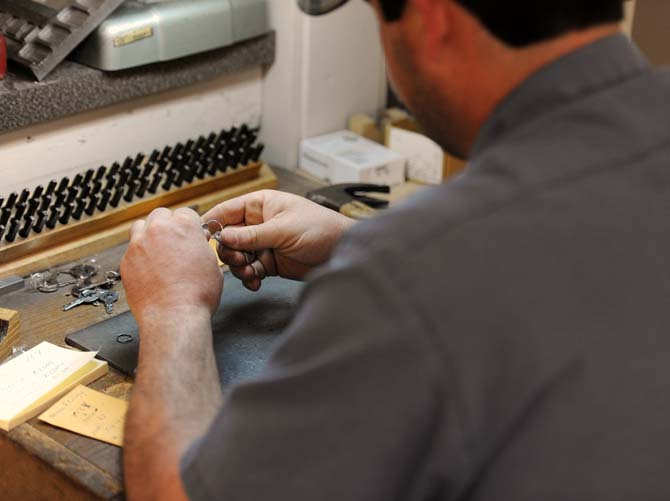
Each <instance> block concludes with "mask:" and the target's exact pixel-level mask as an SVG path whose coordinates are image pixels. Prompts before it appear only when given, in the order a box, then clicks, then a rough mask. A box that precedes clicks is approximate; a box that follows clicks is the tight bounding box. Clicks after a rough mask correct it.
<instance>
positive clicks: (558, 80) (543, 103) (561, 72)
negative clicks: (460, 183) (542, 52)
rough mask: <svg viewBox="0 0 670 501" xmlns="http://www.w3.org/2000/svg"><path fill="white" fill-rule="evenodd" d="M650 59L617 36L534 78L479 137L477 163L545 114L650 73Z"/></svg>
mask: <svg viewBox="0 0 670 501" xmlns="http://www.w3.org/2000/svg"><path fill="white" fill-rule="evenodd" d="M649 67H650V64H649V62H648V61H647V59H646V58H645V57H644V55H642V53H641V52H640V50H639V49H638V48H637V47H636V46H635V45H634V44H633V43H632V42H631V41H630V40H629V39H628V37H626V36H625V35H612V36H609V37H606V38H604V39H602V40H599V41H597V42H594V43H593V44H590V45H588V46H586V47H583V48H581V49H578V50H577V51H575V52H572V53H570V54H568V55H566V56H563V57H562V58H560V59H558V60H556V61H554V62H553V63H551V64H549V65H548V66H545V67H544V68H542V69H541V70H540V71H538V72H537V73H535V74H534V75H532V76H531V77H529V78H528V79H527V80H526V81H525V82H523V83H522V84H521V85H520V86H519V87H517V88H516V89H515V90H514V91H512V92H511V93H510V94H509V95H508V96H507V97H506V98H505V99H504V100H503V102H502V103H501V104H500V105H499V106H498V107H497V108H496V110H495V111H494V112H493V114H492V115H491V117H490V118H489V120H488V121H487V122H486V124H485V125H484V127H483V128H482V130H481V131H480V133H479V136H478V138H477V141H476V142H475V146H474V149H473V154H472V157H473V158H475V157H477V156H478V155H480V154H481V153H483V152H484V151H485V150H486V149H488V148H490V147H491V146H493V144H495V143H496V142H497V141H498V140H499V139H500V138H501V137H503V136H504V135H505V133H506V132H508V131H510V130H512V129H513V128H514V127H516V126H517V125H520V124H522V123H523V122H525V121H527V120H528V119H529V118H532V117H534V116H537V115H540V114H543V113H546V112H549V111H551V110H552V109H555V108H556V107H559V106H561V105H562V104H565V103H568V102H571V101H574V100H575V99H577V98H579V97H580V96H583V95H587V94H590V93H592V92H595V91H598V90H600V89H603V88H605V87H608V86H611V85H614V84H617V83H619V82H621V81H624V80H627V79H630V78H632V77H634V76H637V75H638V74H640V73H642V72H644V71H645V70H648V69H649Z"/></svg>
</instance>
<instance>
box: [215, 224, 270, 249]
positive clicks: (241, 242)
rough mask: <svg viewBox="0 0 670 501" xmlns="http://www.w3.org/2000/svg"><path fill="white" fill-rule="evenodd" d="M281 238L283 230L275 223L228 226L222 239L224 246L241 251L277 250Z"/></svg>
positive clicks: (223, 232)
mask: <svg viewBox="0 0 670 501" xmlns="http://www.w3.org/2000/svg"><path fill="white" fill-rule="evenodd" d="M281 238H282V235H281V229H280V228H279V226H278V225H277V223H275V222H273V221H269V222H267V223H263V224H257V225H252V226H228V227H226V228H225V229H224V230H223V231H222V232H221V237H220V239H221V243H222V244H223V245H225V246H226V247H228V248H230V249H234V250H240V251H258V250H264V249H275V248H277V247H279V245H280V242H281Z"/></svg>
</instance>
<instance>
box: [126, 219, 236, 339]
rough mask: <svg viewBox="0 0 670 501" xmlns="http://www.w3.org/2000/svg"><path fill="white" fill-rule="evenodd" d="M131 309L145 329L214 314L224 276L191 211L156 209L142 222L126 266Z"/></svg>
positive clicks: (132, 235) (132, 233) (134, 232)
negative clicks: (151, 323) (155, 323)
mask: <svg viewBox="0 0 670 501" xmlns="http://www.w3.org/2000/svg"><path fill="white" fill-rule="evenodd" d="M121 276H122V278H123V284H124V287H125V290H126V295H127V299H128V304H129V305H130V308H131V310H132V311H133V314H134V315H135V318H136V320H137V322H138V324H140V326H141V325H142V324H143V323H144V322H145V321H156V320H159V319H161V318H162V319H164V320H169V318H171V317H172V315H197V314H203V315H205V314H206V315H209V316H211V315H213V314H214V312H215V311H216V309H217V308H218V306H219V301H220V299H221V292H222V289H223V275H222V273H221V270H220V269H219V267H218V265H217V261H216V257H215V256H214V253H213V252H212V250H211V248H210V246H209V244H208V243H207V239H206V237H205V236H204V233H203V231H202V228H201V221H200V216H198V214H197V213H196V212H194V211H192V210H190V209H177V210H176V211H175V212H172V211H170V210H168V209H156V210H154V211H153V212H152V213H151V214H150V215H149V216H148V217H147V219H146V221H137V222H136V223H135V224H134V225H133V227H132V228H131V231H130V245H129V247H128V251H127V252H126V255H125V256H124V258H123V261H122V263H121Z"/></svg>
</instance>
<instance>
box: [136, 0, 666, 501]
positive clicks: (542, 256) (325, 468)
mask: <svg viewBox="0 0 670 501" xmlns="http://www.w3.org/2000/svg"><path fill="white" fill-rule="evenodd" d="M303 3H304V2H303ZM328 3H331V4H332V3H342V2H317V4H318V5H317V7H319V6H320V7H324V6H327V5H326V4H328ZM372 4H373V7H374V8H375V10H376V11H377V13H378V14H379V20H380V26H381V36H382V39H383V43H384V47H385V51H386V55H387V59H388V67H389V73H390V76H391V78H392V81H393V83H394V85H395V88H396V89H397V91H398V92H399V94H400V96H401V97H402V98H403V100H404V101H405V102H406V103H407V105H408V106H409V107H410V108H411V110H412V111H413V112H414V113H415V114H416V116H417V117H418V119H419V120H420V121H421V123H422V124H423V125H424V127H425V129H426V130H427V131H429V133H430V134H431V135H432V136H433V137H434V138H435V139H436V140H438V141H439V142H440V143H441V144H442V145H443V146H444V147H445V148H446V149H448V150H449V151H452V152H454V153H460V154H463V155H465V156H467V157H468V158H469V159H470V164H469V167H468V169H467V172H466V173H465V174H464V175H463V176H461V177H460V178H459V179H457V180H455V181H453V182H450V183H448V184H446V185H444V186H440V187H436V188H434V189H431V190H428V191H426V192H425V193H423V194H422V195H421V196H419V197H417V198H415V199H413V200H412V201H411V202H410V203H409V204H407V205H406V206H404V207H402V208H400V209H396V210H393V211H390V212H389V213H388V214H385V215H383V216H381V217H379V218H377V219H376V220H373V221H370V222H365V223H359V224H357V225H355V226H354V225H352V222H351V221H349V220H347V219H345V218H343V217H341V216H339V215H337V214H335V213H333V212H329V211H327V210H325V209H321V208H319V207H316V206H314V205H312V204H310V203H308V202H307V201H305V200H303V199H300V198H297V197H293V196H289V195H285V194H281V193H275V192H262V193H256V194H252V195H248V196H244V197H242V198H239V199H236V200H233V201H230V202H225V203H223V204H222V205H220V206H219V207H217V208H215V209H214V210H212V211H211V212H210V213H209V214H206V215H205V216H204V219H205V220H208V219H218V220H220V221H224V222H225V223H226V224H230V225H233V226H235V227H233V226H231V227H229V228H227V229H226V230H225V231H224V233H223V237H222V238H223V241H224V243H225V247H222V248H221V249H220V254H221V256H222V257H223V258H224V260H225V261H227V262H228V263H230V265H231V266H232V270H233V273H234V274H235V275H236V276H237V277H238V278H240V279H241V280H242V281H243V282H244V283H245V285H246V286H247V287H248V288H250V289H252V290H257V289H258V288H259V287H261V285H262V284H261V280H260V279H259V278H258V274H257V273H256V272H255V271H254V269H253V268H252V267H251V266H248V265H247V261H246V258H245V257H244V254H243V253H242V252H241V251H254V252H256V251H265V252H263V253H262V254H260V255H261V260H262V262H263V264H264V268H265V270H266V271H267V272H268V273H272V274H274V273H276V274H279V275H281V276H284V277H288V278H294V279H303V278H305V277H307V276H308V275H309V280H308V285H307V287H306V292H305V293H304V296H303V298H302V301H301V305H300V308H299V310H298V312H297V315H296V317H295V319H294V321H293V323H292V325H291V326H290V327H289V328H288V332H286V334H285V336H284V339H283V343H282V345H281V346H280V347H279V348H278V350H277V351H276V353H275V354H274V356H273V358H272V360H271V362H270V363H269V366H268V367H267V370H266V372H265V374H264V375H263V376H262V377H261V378H259V379H258V380H256V381H254V382H251V383H248V384H244V385H242V386H240V387H238V388H236V389H235V390H234V391H232V393H231V394H230V396H229V397H228V398H227V400H226V402H225V404H223V403H222V397H221V390H220V387H219V383H218V376H217V369H216V367H215V362H214V355H213V353H212V339H211V335H212V334H211V328H210V317H211V315H212V314H213V312H214V310H215V309H216V308H217V306H218V304H219V298H220V291H221V288H222V278H221V275H220V273H219V272H218V271H217V267H216V263H215V260H214V257H213V256H212V255H211V253H210V250H209V248H208V246H207V244H206V241H205V240H206V239H205V238H203V235H202V232H201V229H200V224H201V220H200V218H199V217H198V216H197V215H196V214H194V213H192V212H189V211H185V210H180V211H176V212H175V213H174V214H173V213H170V211H167V210H159V211H156V212H154V213H153V214H151V215H150V216H149V218H148V219H147V221H146V222H141V223H138V224H136V225H135V226H134V227H133V230H132V241H131V244H130V247H129V250H128V253H127V255H126V257H125V259H124V262H123V276H124V282H125V286H126V291H127V294H128V300H129V303H130V305H131V308H132V310H133V312H134V314H135V316H136V318H137V320H138V322H139V325H140V329H141V335H142V347H141V353H140V364H139V370H138V373H137V379H136V384H135V390H134V393H133V397H132V402H131V406H130V413H129V415H128V423H127V428H126V432H127V434H126V447H125V475H126V482H127V487H128V495H129V498H130V499H183V498H185V497H187V496H189V497H190V498H192V499H198V500H199V499H223V500H227V501H230V500H242V499H244V500H247V499H248V500H261V499H281V500H302V499H304V500H366V501H371V500H392V499H394V500H395V499H405V500H447V499H449V500H451V499H459V500H464V499H467V500H496V501H501V500H543V501H547V500H589V501H597V500H602V501H614V500H623V499H628V500H630V499H635V500H654V499H659V500H660V499H670V481H669V480H668V477H667V474H666V470H667V465H668V464H670V447H668V442H667V440H668V423H669V422H670V363H669V362H670V355H669V353H670V336H669V335H668V328H669V327H670V306H669V304H670V276H669V273H668V256H670V236H669V232H668V221H669V220H670V105H669V104H668V103H670V78H669V75H668V73H667V72H665V71H656V70H652V69H651V68H650V67H649V65H648V63H647V62H646V61H645V59H644V58H643V57H642V56H641V54H640V53H639V52H638V50H637V49H636V48H635V47H634V46H633V45H632V43H631V42H629V41H628V39H627V38H625V37H624V36H623V35H620V34H619V30H618V23H619V21H620V19H621V16H622V5H621V2H620V1H619V0H589V1H588V2H585V1H583V0H545V1H543V2H531V1H523V0H510V1H507V2H501V1H499V0H404V1H402V0H396V1H393V0H375V1H373V2H372ZM308 10H309V9H308ZM317 10H318V9H317ZM343 235H344V236H343ZM168 270H169V272H168ZM260 276H262V273H261V275H260ZM224 300H225V296H224Z"/></svg>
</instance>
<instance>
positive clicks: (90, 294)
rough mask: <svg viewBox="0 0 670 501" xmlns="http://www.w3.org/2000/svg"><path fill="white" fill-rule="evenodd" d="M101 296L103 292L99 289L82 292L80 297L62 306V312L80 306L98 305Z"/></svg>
mask: <svg viewBox="0 0 670 501" xmlns="http://www.w3.org/2000/svg"><path fill="white" fill-rule="evenodd" d="M102 294H103V291H102V290H99V289H96V290H88V291H84V293H83V294H82V295H81V296H79V297H78V298H76V299H75V300H74V301H72V302H71V303H68V304H66V305H65V306H63V311H70V310H71V309H73V308H76V307H77V306H81V305H82V304H94V303H98V304H99V303H100V300H101V298H102Z"/></svg>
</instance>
